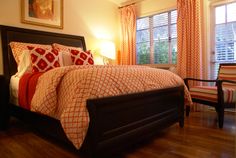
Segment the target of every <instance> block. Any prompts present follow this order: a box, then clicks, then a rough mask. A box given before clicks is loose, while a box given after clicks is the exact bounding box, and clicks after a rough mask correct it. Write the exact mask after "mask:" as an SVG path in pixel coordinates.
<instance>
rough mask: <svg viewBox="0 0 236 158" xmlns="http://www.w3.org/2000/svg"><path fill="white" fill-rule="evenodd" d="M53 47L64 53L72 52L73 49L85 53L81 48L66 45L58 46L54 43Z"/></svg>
mask: <svg viewBox="0 0 236 158" xmlns="http://www.w3.org/2000/svg"><path fill="white" fill-rule="evenodd" d="M52 47H53V48H54V49H57V50H59V51H62V52H70V50H71V49H79V50H81V51H83V49H82V48H80V47H72V46H66V45H62V44H58V43H53V44H52Z"/></svg>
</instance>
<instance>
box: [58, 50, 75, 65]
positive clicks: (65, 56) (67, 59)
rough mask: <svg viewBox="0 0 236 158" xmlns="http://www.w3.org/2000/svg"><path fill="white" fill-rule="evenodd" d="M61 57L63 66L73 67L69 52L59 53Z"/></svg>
mask: <svg viewBox="0 0 236 158" xmlns="http://www.w3.org/2000/svg"><path fill="white" fill-rule="evenodd" d="M61 56H62V61H63V66H70V65H73V62H72V59H71V55H70V52H67V51H66V52H61Z"/></svg>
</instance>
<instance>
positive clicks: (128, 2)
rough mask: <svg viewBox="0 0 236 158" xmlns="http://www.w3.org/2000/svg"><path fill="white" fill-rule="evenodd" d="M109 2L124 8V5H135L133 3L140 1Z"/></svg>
mask: <svg viewBox="0 0 236 158" xmlns="http://www.w3.org/2000/svg"><path fill="white" fill-rule="evenodd" d="M109 1H111V2H113V3H115V4H116V5H118V6H124V5H128V4H131V3H135V2H138V1H141V0H109Z"/></svg>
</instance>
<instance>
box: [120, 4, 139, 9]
mask: <svg viewBox="0 0 236 158" xmlns="http://www.w3.org/2000/svg"><path fill="white" fill-rule="evenodd" d="M134 4H136V3H131V4H127V5H124V6H121V7H118V9H121V8H124V7H128V6H130V5H134Z"/></svg>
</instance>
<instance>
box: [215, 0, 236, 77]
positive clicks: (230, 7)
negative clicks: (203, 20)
mask: <svg viewBox="0 0 236 158" xmlns="http://www.w3.org/2000/svg"><path fill="white" fill-rule="evenodd" d="M214 14H215V16H214V17H215V19H214V39H215V45H214V52H215V54H213V57H212V58H213V62H212V66H213V68H212V70H213V72H212V78H216V76H217V74H218V67H219V64H220V63H232V62H236V16H235V15H236V3H228V4H224V5H219V6H216V7H214Z"/></svg>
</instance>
